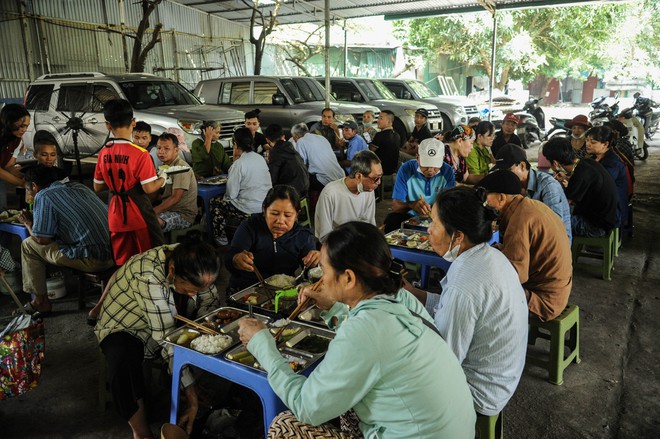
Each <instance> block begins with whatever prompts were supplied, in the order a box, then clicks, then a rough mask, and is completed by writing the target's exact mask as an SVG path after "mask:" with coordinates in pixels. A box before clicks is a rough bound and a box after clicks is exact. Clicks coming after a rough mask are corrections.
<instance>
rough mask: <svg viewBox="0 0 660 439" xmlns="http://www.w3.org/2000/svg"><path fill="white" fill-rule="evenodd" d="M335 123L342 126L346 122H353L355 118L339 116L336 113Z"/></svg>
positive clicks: (346, 115) (348, 115)
mask: <svg viewBox="0 0 660 439" xmlns="http://www.w3.org/2000/svg"><path fill="white" fill-rule="evenodd" d="M335 121H336V122H338V124H337V125H341V124H344V123H346V122H348V121H353V122H355V118H354V117H353V115H352V114H339V113H336V114H335Z"/></svg>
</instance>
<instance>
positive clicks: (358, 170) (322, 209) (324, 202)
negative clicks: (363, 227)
mask: <svg viewBox="0 0 660 439" xmlns="http://www.w3.org/2000/svg"><path fill="white" fill-rule="evenodd" d="M382 178H383V167H382V165H381V164H380V159H379V158H378V156H377V155H376V154H374V153H373V152H371V151H368V150H367V151H360V152H359V153H357V154H356V155H355V157H353V160H352V161H351V173H350V174H349V176H348V177H345V178H342V179H339V180H335V181H333V182H331V183H328V184H327V185H326V186H325V188H324V189H323V191H322V192H321V195H320V196H319V201H318V204H317V205H316V214H315V215H314V234H315V235H316V237H317V238H318V239H319V241H321V242H323V241H324V240H325V237H326V236H327V235H328V234H329V233H330V232H331V231H333V230H334V229H335V228H336V227H338V226H340V225H342V224H344V223H347V222H350V221H361V222H365V223H369V224H373V225H374V226H375V225H376V197H375V196H374V190H375V189H376V188H377V187H378V185H379V184H380V182H381V179H382Z"/></svg>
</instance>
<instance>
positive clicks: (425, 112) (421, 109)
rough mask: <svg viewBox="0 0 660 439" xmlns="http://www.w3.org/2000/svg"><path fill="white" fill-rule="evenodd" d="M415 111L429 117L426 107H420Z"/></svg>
mask: <svg viewBox="0 0 660 439" xmlns="http://www.w3.org/2000/svg"><path fill="white" fill-rule="evenodd" d="M415 113H419V114H421V115H422V116H424V117H427V118H428V117H429V112H428V110H427V109H426V108H418V109H417V110H415Z"/></svg>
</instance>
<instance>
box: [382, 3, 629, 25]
mask: <svg viewBox="0 0 660 439" xmlns="http://www.w3.org/2000/svg"><path fill="white" fill-rule="evenodd" d="M628 1H629V0H558V1H549V0H529V1H519V2H509V3H499V2H497V1H494V3H495V4H496V8H497V10H498V11H501V10H504V9H531V8H549V7H556V6H583V5H585V6H586V5H590V4H605V3H624V2H628ZM479 2H480V3H481V1H479ZM483 10H484V6H482V5H480V4H472V5H468V6H457V7H448V8H443V9H427V10H420V11H415V12H409V13H405V14H385V20H406V19H410V18H424V17H437V16H442V15H452V14H463V13H469V12H481V11H483Z"/></svg>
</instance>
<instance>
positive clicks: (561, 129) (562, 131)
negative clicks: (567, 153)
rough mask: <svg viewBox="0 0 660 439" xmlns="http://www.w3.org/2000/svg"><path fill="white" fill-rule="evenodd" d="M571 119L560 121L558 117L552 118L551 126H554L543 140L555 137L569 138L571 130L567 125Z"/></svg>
mask: <svg viewBox="0 0 660 439" xmlns="http://www.w3.org/2000/svg"><path fill="white" fill-rule="evenodd" d="M570 120H571V119H560V118H557V117H551V118H550V125H552V128H550V129H549V130H548V132H546V133H545V135H544V136H543V140H544V141H545V140H548V139H551V138H553V137H554V136H568V135H570V134H571V129H570V128H568V127H566V124H567V123H568V122H569V121H570Z"/></svg>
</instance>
